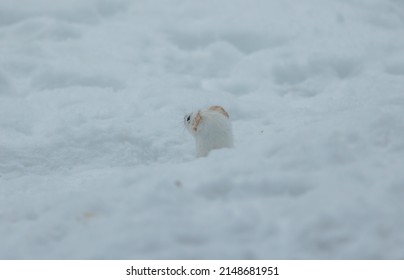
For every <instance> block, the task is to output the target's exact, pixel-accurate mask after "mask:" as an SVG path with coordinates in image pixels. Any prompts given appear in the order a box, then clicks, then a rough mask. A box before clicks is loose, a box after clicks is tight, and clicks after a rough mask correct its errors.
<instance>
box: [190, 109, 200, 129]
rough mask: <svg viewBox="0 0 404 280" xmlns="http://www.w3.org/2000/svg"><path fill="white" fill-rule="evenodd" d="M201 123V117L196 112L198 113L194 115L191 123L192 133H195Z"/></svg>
mask: <svg viewBox="0 0 404 280" xmlns="http://www.w3.org/2000/svg"><path fill="white" fill-rule="evenodd" d="M201 121H202V116H201V112H199V111H198V113H196V115H195V118H194V121H193V123H192V130H193V131H194V132H196V131H197V130H198V126H199V124H200V123H201Z"/></svg>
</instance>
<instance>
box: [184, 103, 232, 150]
mask: <svg viewBox="0 0 404 280" xmlns="http://www.w3.org/2000/svg"><path fill="white" fill-rule="evenodd" d="M184 125H185V127H186V128H187V130H188V131H189V132H190V133H191V134H192V135H193V136H194V138H195V143H196V155H197V156H198V157H204V156H207V155H208V154H209V152H210V151H211V150H214V149H221V148H231V147H233V145H234V144H233V131H232V126H231V122H230V117H229V114H228V113H227V112H226V111H225V110H224V109H223V107H221V106H211V107H209V108H207V109H203V110H198V111H197V112H194V113H191V114H187V115H185V117H184Z"/></svg>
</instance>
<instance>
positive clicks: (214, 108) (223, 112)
mask: <svg viewBox="0 0 404 280" xmlns="http://www.w3.org/2000/svg"><path fill="white" fill-rule="evenodd" d="M209 110H211V111H216V112H218V113H220V114H222V115H223V116H225V117H226V118H229V114H228V113H227V112H226V110H225V109H223V107H222V106H211V107H209Z"/></svg>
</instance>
